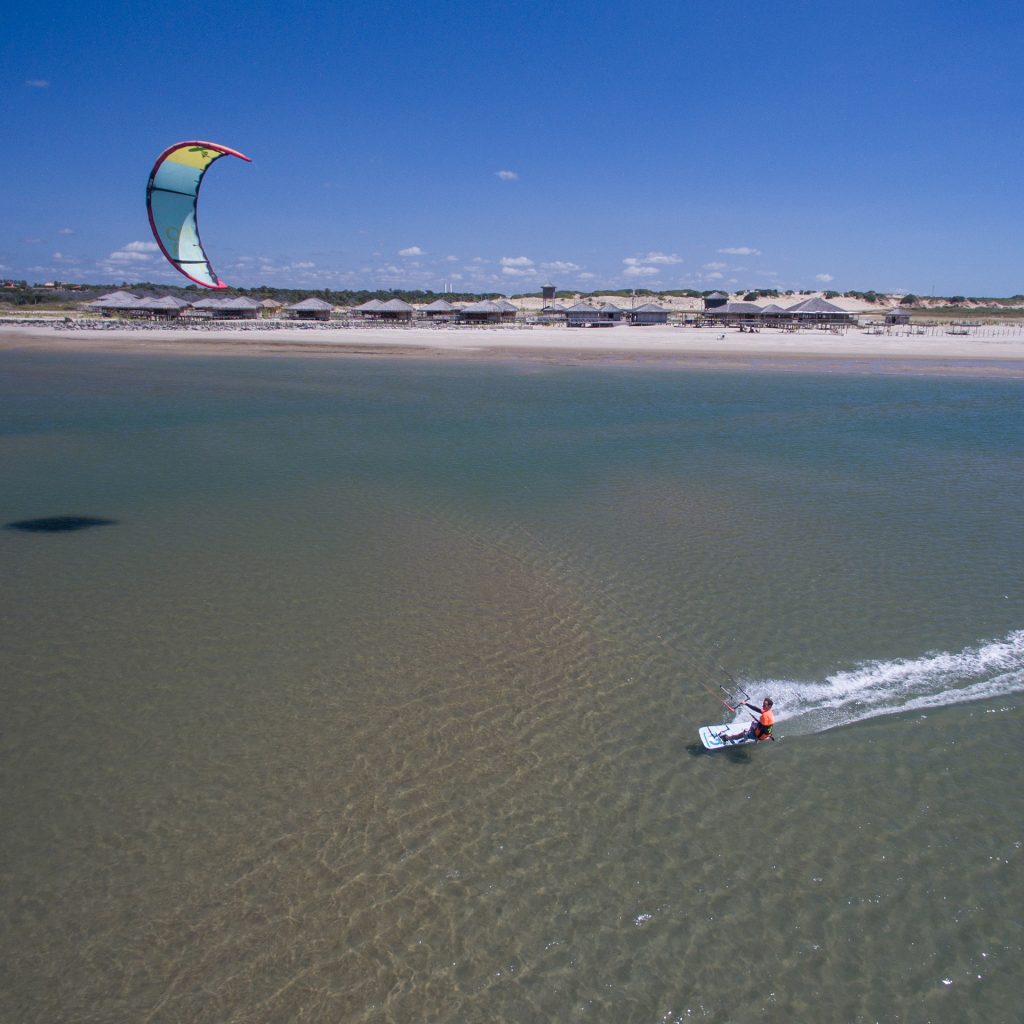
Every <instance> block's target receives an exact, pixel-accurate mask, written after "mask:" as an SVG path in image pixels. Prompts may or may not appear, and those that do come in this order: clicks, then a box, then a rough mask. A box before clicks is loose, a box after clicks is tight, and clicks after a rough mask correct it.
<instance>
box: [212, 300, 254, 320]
mask: <svg viewBox="0 0 1024 1024" xmlns="http://www.w3.org/2000/svg"><path fill="white" fill-rule="evenodd" d="M262 310H263V303H261V302H259V301H258V300H257V299H250V298H249V296H248V295H238V296H235V297H234V298H231V299H222V300H221V303H220V309H219V310H218V313H219V314H220V315H221V316H224V317H229V318H231V319H232V320H256V319H258V318H259V315H260V313H261V312H262Z"/></svg>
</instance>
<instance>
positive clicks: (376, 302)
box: [352, 299, 384, 318]
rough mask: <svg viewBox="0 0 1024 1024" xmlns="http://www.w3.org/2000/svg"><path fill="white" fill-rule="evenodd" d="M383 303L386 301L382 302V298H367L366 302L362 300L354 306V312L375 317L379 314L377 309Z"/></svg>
mask: <svg viewBox="0 0 1024 1024" xmlns="http://www.w3.org/2000/svg"><path fill="white" fill-rule="evenodd" d="M383 305H384V303H383V302H381V301H380V299H367V300H366V302H362V303H360V304H359V305H358V306H353V307H352V312H353V313H355V314H356V316H360V317H364V318H368V317H375V316H376V315H377V310H379V309H380V307H381V306H383Z"/></svg>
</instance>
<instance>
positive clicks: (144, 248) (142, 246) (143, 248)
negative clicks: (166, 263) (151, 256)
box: [121, 242, 160, 252]
mask: <svg viewBox="0 0 1024 1024" xmlns="http://www.w3.org/2000/svg"><path fill="white" fill-rule="evenodd" d="M121 248H122V251H127V252H159V251H160V246H159V245H157V244H156V242H129V243H128V244H127V245H125V246H122V247H121Z"/></svg>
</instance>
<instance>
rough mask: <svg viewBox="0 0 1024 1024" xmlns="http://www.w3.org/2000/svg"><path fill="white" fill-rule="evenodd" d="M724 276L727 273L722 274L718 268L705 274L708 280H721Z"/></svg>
mask: <svg viewBox="0 0 1024 1024" xmlns="http://www.w3.org/2000/svg"><path fill="white" fill-rule="evenodd" d="M723 277H725V274H720V273H719V272H718V271H717V270H714V271H712V272H711V273H710V274H705V275H704V278H705V280H707V281H721V280H722V278H723Z"/></svg>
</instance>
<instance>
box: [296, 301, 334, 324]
mask: <svg viewBox="0 0 1024 1024" xmlns="http://www.w3.org/2000/svg"><path fill="white" fill-rule="evenodd" d="M285 310H286V312H287V313H288V315H289V316H290V317H291V318H292V319H293V320H330V319H331V313H332V311H333V310H334V307H333V306H332V305H331V304H330V303H329V302H325V301H324V300H323V299H317V298H313V297H310V298H308V299H303V300H302V301H301V302H293V303H292V304H291V305H290V306H286V307H285Z"/></svg>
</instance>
